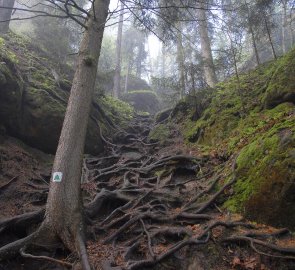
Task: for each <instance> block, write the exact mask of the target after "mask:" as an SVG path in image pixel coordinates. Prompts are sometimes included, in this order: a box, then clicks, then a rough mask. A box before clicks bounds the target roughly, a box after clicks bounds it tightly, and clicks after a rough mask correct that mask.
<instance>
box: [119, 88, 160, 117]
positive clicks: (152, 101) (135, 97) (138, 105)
mask: <svg viewBox="0 0 295 270" xmlns="http://www.w3.org/2000/svg"><path fill="white" fill-rule="evenodd" d="M122 98H123V100H125V101H126V102H128V103H129V104H131V105H132V106H133V107H134V108H135V110H136V111H139V112H148V113H151V114H154V113H156V112H157V111H158V110H159V108H160V102H159V99H158V97H157V95H156V93H155V92H153V91H150V90H138V91H130V92H128V93H127V94H125V95H124V96H123V97H122Z"/></svg>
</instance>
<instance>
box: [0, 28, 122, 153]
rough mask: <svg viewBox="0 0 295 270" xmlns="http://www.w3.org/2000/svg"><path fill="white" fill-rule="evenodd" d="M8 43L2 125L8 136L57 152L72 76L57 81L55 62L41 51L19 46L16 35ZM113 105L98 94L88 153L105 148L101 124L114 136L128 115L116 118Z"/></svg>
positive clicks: (1, 54) (0, 91)
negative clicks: (115, 124)
mask: <svg viewBox="0 0 295 270" xmlns="http://www.w3.org/2000/svg"><path fill="white" fill-rule="evenodd" d="M4 42H5V43H7V44H5V46H3V43H4ZM4 42H3V39H2V42H0V126H3V127H5V129H6V132H7V134H8V135H12V136H14V137H17V138H19V139H21V140H23V141H24V142H25V143H27V144H28V145H30V146H33V147H36V148H37V149H40V150H42V151H44V152H47V153H52V154H54V153H55V151H56V148H57V144H58V140H59V136H60V132H61V128H62V123H63V119H64V115H65V111H66V106H67V101H68V98H69V95H70V93H69V89H70V86H71V85H70V83H69V81H70V80H71V78H70V77H63V76H60V78H59V80H58V81H57V80H56V78H55V76H54V73H53V72H52V70H54V67H55V63H54V62H52V60H50V59H46V58H44V56H42V57H40V56H39V55H40V54H39V51H38V50H34V49H32V48H31V49H32V50H31V51H30V54H29V53H28V51H27V47H29V46H31V44H30V43H27V41H24V40H21V42H20V38H19V37H17V36H14V35H12V34H11V35H10V36H8V37H7V40H5V41H4ZM1 44H2V46H1ZM64 73H68V74H72V72H69V71H66V72H64ZM114 102H115V101H112V103H114ZM108 103H111V102H110V101H109V99H105V98H103V97H102V96H98V95H96V98H95V100H94V102H93V106H92V108H91V113H90V118H89V120H88V130H87V137H86V145H85V151H86V153H90V154H98V153H99V152H101V151H102V150H103V142H102V139H101V136H100V127H99V125H100V126H101V130H102V131H103V133H104V134H105V135H106V133H107V132H110V133H111V132H112V131H111V130H110V129H111V127H112V123H111V122H112V120H114V119H115V120H116V121H117V122H120V120H121V119H122V115H123V114H124V113H123V114H122V113H121V114H116V115H115V113H116V112H113V111H110V112H107V111H106V110H107V108H108V107H109V106H108V105H109V104H108ZM110 107H111V106H110ZM102 108H103V109H102ZM85 121H87V119H85ZM98 124H99V125H98Z"/></svg>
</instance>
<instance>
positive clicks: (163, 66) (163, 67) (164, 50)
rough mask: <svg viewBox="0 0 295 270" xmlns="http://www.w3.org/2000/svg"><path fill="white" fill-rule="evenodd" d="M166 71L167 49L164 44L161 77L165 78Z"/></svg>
mask: <svg viewBox="0 0 295 270" xmlns="http://www.w3.org/2000/svg"><path fill="white" fill-rule="evenodd" d="M165 69H166V48H165V45H164V42H163V43H162V65H161V77H162V78H165V76H166V74H165Z"/></svg>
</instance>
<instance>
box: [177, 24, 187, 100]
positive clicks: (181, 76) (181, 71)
mask: <svg viewBox="0 0 295 270" xmlns="http://www.w3.org/2000/svg"><path fill="white" fill-rule="evenodd" d="M177 28H178V34H177V63H178V71H179V82H180V91H179V96H180V98H183V97H184V93H185V72H184V52H183V45H182V34H181V31H182V27H181V24H180V23H178V25H177Z"/></svg>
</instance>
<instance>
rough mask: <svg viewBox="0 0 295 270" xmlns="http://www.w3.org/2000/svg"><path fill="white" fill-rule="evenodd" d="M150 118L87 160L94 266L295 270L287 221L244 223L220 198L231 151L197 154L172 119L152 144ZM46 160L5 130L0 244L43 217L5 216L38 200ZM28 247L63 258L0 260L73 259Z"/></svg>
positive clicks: (6, 268)
mask: <svg viewBox="0 0 295 270" xmlns="http://www.w3.org/2000/svg"><path fill="white" fill-rule="evenodd" d="M152 124H153V123H152V120H151V119H150V118H147V117H139V116H138V117H136V118H135V119H134V120H133V121H132V123H130V126H129V128H128V129H127V131H123V130H121V131H119V132H118V133H117V134H116V136H115V140H114V141H113V142H108V141H107V140H106V139H104V140H105V142H106V145H107V146H106V149H105V153H103V154H102V155H101V156H98V157H93V156H87V157H86V158H85V159H84V164H83V181H82V192H83V198H84V205H85V216H86V217H87V218H86V221H87V225H88V226H87V252H88V255H89V261H90V263H91V265H92V266H93V267H94V269H103V270H119V269H171V270H173V269H179V270H182V269H183V270H184V269H188V270H193V269H200V270H202V269H204V270H207V269H213V270H214V269H216V270H217V269H219V270H223V269H249V270H291V269H295V237H294V234H292V233H291V232H290V231H289V230H288V229H287V228H273V227H270V226H266V225H264V224H257V223H255V222H250V221H248V220H245V219H244V218H243V217H242V216H240V215H238V214H231V213H229V212H227V211H226V209H224V208H223V207H222V205H223V203H224V201H225V200H226V198H227V196H228V195H230V194H231V193H232V192H233V189H232V188H231V185H232V184H233V183H234V182H235V181H236V178H235V159H234V157H232V158H230V159H225V158H224V157H223V156H219V155H218V153H212V154H209V155H206V156H203V155H202V154H201V152H199V151H198V149H197V148H196V149H191V148H188V147H187V146H186V145H185V144H184V143H183V141H182V138H181V137H180V134H179V132H178V131H177V128H176V127H175V130H174V131H173V132H172V133H173V136H172V137H171V138H167V142H166V144H165V146H163V145H159V144H158V143H148V141H147V135H148V133H149V129H150V127H151V126H152ZM52 160H53V157H52V156H49V155H45V154H43V153H42V152H39V151H37V150H33V149H31V148H29V147H26V146H25V145H23V144H22V143H20V142H19V141H17V140H14V139H12V138H2V144H1V145H0V161H1V163H0V165H1V167H0V209H1V212H0V218H1V220H0V246H4V245H5V244H7V243H10V242H11V241H14V240H17V239H19V238H22V237H25V236H26V235H28V234H29V233H30V232H31V231H32V230H34V229H35V228H36V227H37V226H38V223H39V222H40V221H41V220H42V215H41V218H40V217H39V216H40V215H38V217H37V216H36V215H35V216H34V217H35V218H34V219H30V218H29V219H27V220H28V221H27V222H26V221H25V222H24V220H22V221H21V222H19V223H18V222H15V221H12V220H11V217H13V216H15V215H22V214H24V213H31V212H33V213H36V212H37V213H38V211H41V210H42V209H44V206H45V203H46V198H47V194H48V186H49V181H50V168H51V163H52ZM228 168H231V169H230V170H229V169H228ZM228 176H231V180H230V181H229V182H225V179H228ZM34 211H35V212H34ZM39 213H40V212H39ZM20 223H21V225H20ZM29 252H30V253H34V255H43V256H47V257H54V258H56V259H58V260H59V263H58V264H57V263H52V262H49V261H48V260H46V259H45V260H40V258H39V259H36V258H23V257H22V256H21V255H19V256H17V257H15V258H14V259H12V260H7V261H2V262H0V269H1V270H2V269H3V270H17V269H67V267H69V266H71V265H74V264H75V261H76V260H77V256H76V255H75V254H69V253H68V252H67V251H65V250H63V249H62V248H59V249H55V250H54V252H53V251H52V250H51V249H44V247H43V248H42V249H41V248H34V249H30V250H29ZM63 262H67V264H66V265H65V264H63Z"/></svg>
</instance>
